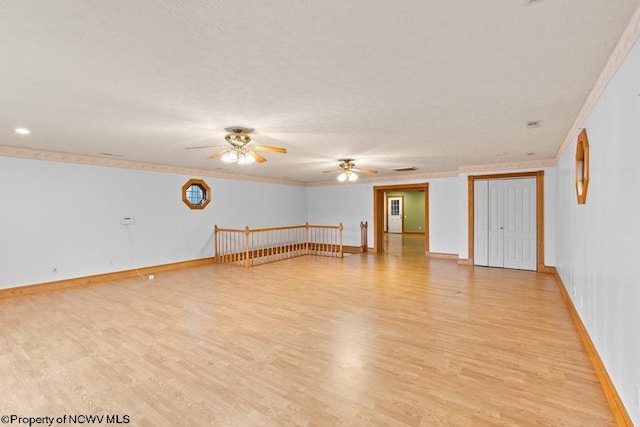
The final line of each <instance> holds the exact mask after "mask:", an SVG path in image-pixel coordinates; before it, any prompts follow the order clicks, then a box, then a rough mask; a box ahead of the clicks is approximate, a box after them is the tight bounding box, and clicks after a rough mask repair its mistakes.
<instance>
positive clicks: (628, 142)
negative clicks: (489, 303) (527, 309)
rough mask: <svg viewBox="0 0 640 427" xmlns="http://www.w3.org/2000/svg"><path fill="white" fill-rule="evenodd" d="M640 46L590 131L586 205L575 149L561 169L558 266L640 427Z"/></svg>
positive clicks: (600, 103)
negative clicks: (581, 201) (580, 199)
mask: <svg viewBox="0 0 640 427" xmlns="http://www.w3.org/2000/svg"><path fill="white" fill-rule="evenodd" d="M639 95H640V45H639V44H638V43H636V45H635V47H634V48H633V50H632V51H631V53H630V54H629V56H628V57H627V59H626V61H625V62H624V64H623V65H622V66H621V68H620V69H619V70H618V72H617V74H616V76H615V78H614V79H613V80H612V81H611V82H610V83H609V86H608V87H607V89H606V90H605V92H604V94H603V95H602V97H601V98H600V100H599V101H598V103H597V104H596V106H595V108H594V109H593V110H592V112H591V114H590V115H589V116H588V118H587V119H586V121H585V122H584V123H583V126H584V127H585V128H586V129H587V135H588V138H589V146H590V166H591V167H590V169H591V173H590V182H589V190H588V194H587V203H586V204H585V205H578V204H577V202H576V194H575V187H574V182H575V148H576V143H575V139H577V135H576V138H575V139H574V142H573V144H572V145H571V146H570V147H569V148H568V149H567V151H565V153H564V154H563V156H562V158H561V160H560V162H559V164H558V166H557V175H558V179H557V208H558V210H557V214H558V215H557V232H558V238H557V241H558V244H557V253H556V258H557V267H558V270H559V272H560V275H561V277H562V280H563V281H564V283H565V285H566V286H567V289H568V291H569V293H570V294H571V295H572V299H573V302H574V305H575V306H576V308H577V310H578V312H579V313H580V317H581V318H582V321H583V323H584V324H585V326H586V327H587V330H588V332H589V335H590V336H591V339H592V340H593V342H594V344H595V346H596V348H597V350H598V353H599V354H600V357H601V359H602V360H603V362H604V364H605V367H606V369H607V371H608V372H609V375H610V376H611V378H612V380H613V382H614V384H615V386H616V389H617V391H618V393H619V394H620V396H621V398H622V400H623V402H624V404H625V407H626V408H627V411H629V413H630V415H631V418H632V419H633V422H634V423H635V425H640V410H639V409H638V404H639V403H638V401H639V400H640V398H639V397H638V387H640V262H639V257H638V255H639V254H640V251H639V250H638V245H639V243H640V221H639V219H638V218H639V212H640V192H639V191H638V187H639V185H640V167H638V159H640V96H639Z"/></svg>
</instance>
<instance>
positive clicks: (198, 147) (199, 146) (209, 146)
mask: <svg viewBox="0 0 640 427" xmlns="http://www.w3.org/2000/svg"><path fill="white" fill-rule="evenodd" d="M211 147H221V145H198V146H196V147H184V149H185V150H199V149H201V148H211Z"/></svg>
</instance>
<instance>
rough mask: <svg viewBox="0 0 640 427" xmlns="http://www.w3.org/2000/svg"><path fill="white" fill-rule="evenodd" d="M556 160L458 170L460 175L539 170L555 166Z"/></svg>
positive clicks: (466, 167) (478, 166)
mask: <svg viewBox="0 0 640 427" xmlns="http://www.w3.org/2000/svg"><path fill="white" fill-rule="evenodd" d="M555 165H556V160H555V159H545V160H531V161H528V162H510V163H493V164H486V165H468V166H460V167H459V168H458V172H459V173H468V172H495V171H503V170H511V169H539V168H546V167H550V166H555Z"/></svg>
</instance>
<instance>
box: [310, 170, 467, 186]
mask: <svg viewBox="0 0 640 427" xmlns="http://www.w3.org/2000/svg"><path fill="white" fill-rule="evenodd" d="M456 176H458V172H457V171H447V172H433V173H419V174H401V175H393V176H380V177H372V178H360V177H358V181H357V182H350V183H349V184H346V183H344V182H340V181H338V180H337V179H332V180H330V181H316V182H309V183H307V187H324V186H327V185H358V184H368V183H374V184H376V183H381V182H396V181H405V182H406V181H416V180H418V181H422V180H425V179H436V178H453V177H456Z"/></svg>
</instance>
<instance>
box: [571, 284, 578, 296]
mask: <svg viewBox="0 0 640 427" xmlns="http://www.w3.org/2000/svg"><path fill="white" fill-rule="evenodd" d="M571 295H573V296H574V297H575V296H576V295H578V292H577V291H576V287H575V286H574V287H573V288H571Z"/></svg>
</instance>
